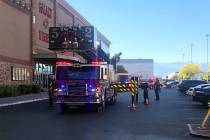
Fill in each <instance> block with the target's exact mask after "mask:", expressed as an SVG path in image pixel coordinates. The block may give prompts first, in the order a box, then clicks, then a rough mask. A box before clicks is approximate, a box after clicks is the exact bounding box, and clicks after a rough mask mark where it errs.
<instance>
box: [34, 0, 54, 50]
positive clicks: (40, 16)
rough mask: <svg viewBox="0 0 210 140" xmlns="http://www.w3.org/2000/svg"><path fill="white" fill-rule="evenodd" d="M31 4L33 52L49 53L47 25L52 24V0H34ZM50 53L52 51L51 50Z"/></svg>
mask: <svg viewBox="0 0 210 140" xmlns="http://www.w3.org/2000/svg"><path fill="white" fill-rule="evenodd" d="M32 6H33V18H32V19H33V53H45V52H47V53H50V52H51V51H49V50H48V47H49V27H53V26H54V20H55V19H54V18H55V17H54V14H55V9H54V2H53V1H51V0H47V1H46V0H36V1H33V3H32ZM51 53H52V52H51Z"/></svg>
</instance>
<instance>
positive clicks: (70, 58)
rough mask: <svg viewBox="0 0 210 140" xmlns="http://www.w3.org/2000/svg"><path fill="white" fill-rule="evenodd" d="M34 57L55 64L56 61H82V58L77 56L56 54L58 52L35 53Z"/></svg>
mask: <svg viewBox="0 0 210 140" xmlns="http://www.w3.org/2000/svg"><path fill="white" fill-rule="evenodd" d="M33 59H34V60H36V61H40V62H46V63H52V64H54V63H55V62H56V61H72V62H80V59H79V58H77V57H73V56H67V55H62V54H56V53H51V54H50V53H46V54H33Z"/></svg>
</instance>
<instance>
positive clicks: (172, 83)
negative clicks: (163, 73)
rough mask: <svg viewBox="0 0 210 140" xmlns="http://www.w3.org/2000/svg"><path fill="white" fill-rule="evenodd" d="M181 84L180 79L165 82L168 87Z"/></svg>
mask: <svg viewBox="0 0 210 140" xmlns="http://www.w3.org/2000/svg"><path fill="white" fill-rule="evenodd" d="M178 84H179V81H177V80H173V81H168V82H166V83H165V87H166V88H174V87H176V86H177V85H178Z"/></svg>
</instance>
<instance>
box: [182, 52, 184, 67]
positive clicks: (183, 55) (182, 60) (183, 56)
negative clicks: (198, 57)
mask: <svg viewBox="0 0 210 140" xmlns="http://www.w3.org/2000/svg"><path fill="white" fill-rule="evenodd" d="M182 63H183V66H184V53H182Z"/></svg>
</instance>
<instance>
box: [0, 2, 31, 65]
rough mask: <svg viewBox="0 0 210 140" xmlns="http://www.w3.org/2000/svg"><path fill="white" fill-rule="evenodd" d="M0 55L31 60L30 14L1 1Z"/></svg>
mask: <svg viewBox="0 0 210 140" xmlns="http://www.w3.org/2000/svg"><path fill="white" fill-rule="evenodd" d="M0 19H1V22H0V32H1V33H3V34H1V37H0V45H1V47H0V55H1V56H5V57H9V58H13V59H20V60H24V61H28V62H29V61H31V47H30V46H31V39H30V37H31V28H30V27H31V26H30V25H31V19H30V15H28V14H25V13H24V12H22V11H20V10H18V9H16V8H14V7H12V6H10V5H8V4H7V3H5V2H3V1H0Z"/></svg>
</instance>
